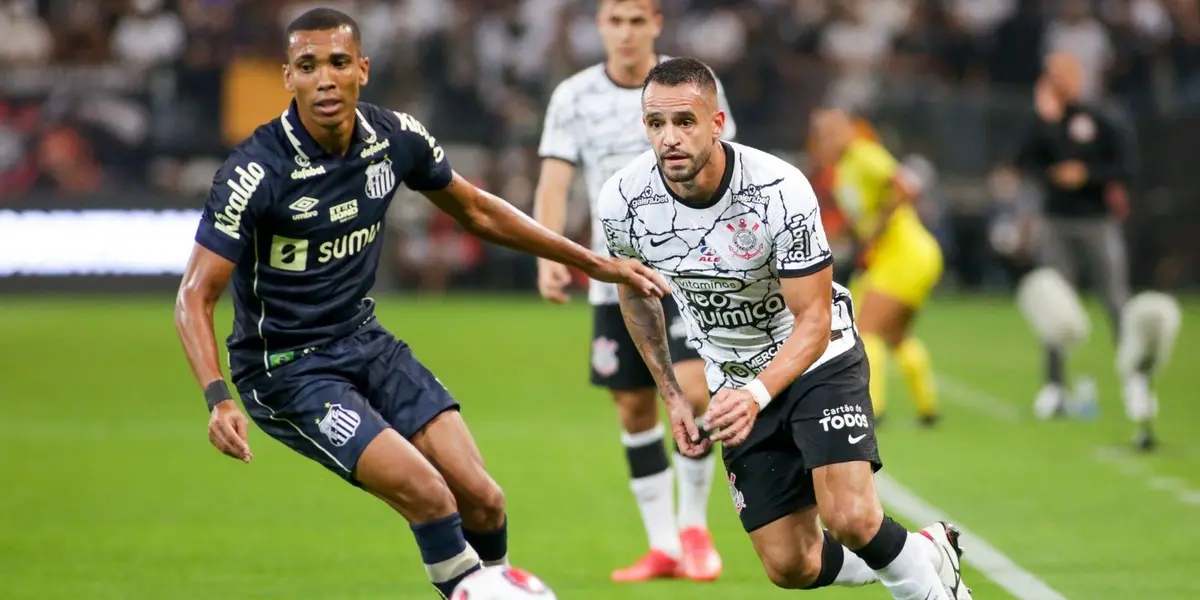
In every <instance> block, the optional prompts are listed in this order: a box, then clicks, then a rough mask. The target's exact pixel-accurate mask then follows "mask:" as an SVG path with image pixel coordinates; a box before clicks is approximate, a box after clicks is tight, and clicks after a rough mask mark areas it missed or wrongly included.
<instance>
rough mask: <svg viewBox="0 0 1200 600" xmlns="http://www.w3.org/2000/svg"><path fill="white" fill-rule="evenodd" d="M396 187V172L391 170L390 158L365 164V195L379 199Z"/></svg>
mask: <svg viewBox="0 0 1200 600" xmlns="http://www.w3.org/2000/svg"><path fill="white" fill-rule="evenodd" d="M395 187H396V173H395V171H393V170H392V159H390V158H387V157H384V159H383V161H381V162H377V163H372V164H370V165H368V166H367V190H366V191H367V197H368V198H372V199H374V200H380V199H382V198H383V197H384V196H387V195H388V192H391V191H392V188H395Z"/></svg>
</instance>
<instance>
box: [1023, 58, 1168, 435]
mask: <svg viewBox="0 0 1200 600" xmlns="http://www.w3.org/2000/svg"><path fill="white" fill-rule="evenodd" d="M1084 80H1085V76H1084V70H1083V68H1082V66H1081V64H1080V61H1079V59H1078V58H1077V57H1075V56H1074V55H1072V54H1070V53H1067V52H1054V53H1051V54H1049V55H1048V56H1047V57H1046V60H1045V70H1044V73H1043V75H1042V77H1041V78H1040V79H1039V80H1038V82H1037V84H1036V88H1035V93H1034V98H1035V107H1036V112H1037V116H1036V118H1035V120H1034V122H1033V123H1032V125H1031V126H1030V127H1029V130H1028V132H1027V133H1026V135H1025V137H1024V139H1023V140H1022V141H1021V145H1020V148H1019V150H1018V152H1017V153H1016V156H1015V160H1014V161H1013V162H1014V164H1015V166H1016V168H1017V169H1019V170H1021V171H1023V172H1025V173H1027V174H1029V175H1031V176H1032V177H1033V178H1034V179H1036V180H1037V181H1038V182H1039V183H1040V184H1041V185H1042V187H1043V210H1042V213H1043V218H1042V223H1041V228H1042V230H1041V239H1040V244H1039V248H1038V262H1039V263H1040V264H1041V265H1042V266H1046V267H1049V268H1052V269H1054V270H1055V271H1056V272H1058V273H1059V274H1060V275H1061V276H1062V277H1063V278H1065V279H1066V280H1067V281H1068V282H1069V283H1070V284H1071V285H1072V286H1076V287H1077V286H1078V285H1079V283H1080V275H1081V274H1082V273H1084V272H1085V271H1084V269H1081V268H1080V265H1079V261H1080V260H1081V259H1082V260H1083V261H1084V262H1085V263H1086V273H1087V277H1088V279H1089V280H1090V282H1091V284H1092V286H1093V287H1094V288H1095V289H1096V290H1097V291H1098V292H1099V293H1100V295H1101V297H1102V298H1103V300H1104V305H1105V309H1106V311H1107V314H1108V317H1109V321H1110V324H1111V326H1112V332H1113V336H1114V339H1116V340H1117V341H1118V343H1119V338H1120V331H1121V327H1120V314H1121V308H1122V306H1124V304H1125V302H1126V300H1128V299H1129V294H1130V291H1129V266H1128V263H1127V257H1126V249H1125V238H1124V234H1123V232H1122V231H1121V220H1123V219H1124V218H1126V216H1128V214H1129V198H1128V194H1127V193H1126V188H1125V185H1126V183H1127V182H1128V181H1129V180H1130V179H1131V178H1132V177H1133V175H1134V173H1135V170H1136V168H1137V161H1136V152H1135V148H1134V140H1133V135H1132V131H1131V129H1130V127H1129V125H1128V124H1127V123H1126V122H1125V121H1124V119H1123V118H1122V117H1121V116H1120V115H1119V114H1118V113H1117V112H1116V111H1115V110H1113V109H1112V108H1110V107H1102V106H1100V105H1098V104H1096V103H1093V102H1088V101H1085V100H1084V91H1085V90H1084ZM1046 345H1047V347H1046V372H1045V377H1046V380H1045V383H1044V384H1043V386H1042V388H1041V390H1040V391H1039V392H1038V395H1037V398H1036V399H1035V401H1034V412H1035V413H1036V414H1037V415H1038V416H1039V417H1041V418H1048V417H1051V416H1056V415H1061V414H1063V413H1064V411H1065V409H1066V407H1067V405H1068V403H1069V400H1070V394H1069V392H1068V391H1067V388H1066V365H1065V351H1064V349H1063V348H1062V347H1061V345H1059V344H1055V343H1053V341H1052V340H1049V341H1047V344H1046ZM1143 379H1144V374H1134V375H1132V376H1131V377H1126V378H1125V382H1124V387H1125V389H1126V390H1127V392H1131V393H1132V394H1133V395H1134V398H1133V400H1134V401H1135V402H1137V401H1139V398H1140V396H1139V394H1138V392H1137V390H1138V389H1141V388H1142V387H1143V386H1142V385H1141V382H1142V380H1143ZM1126 400H1127V402H1128V401H1129V398H1127V399H1126ZM1144 434H1145V436H1146V439H1145V441H1144V443H1147V444H1149V443H1152V442H1151V441H1150V439H1149V432H1148V430H1147V431H1146V432H1144Z"/></svg>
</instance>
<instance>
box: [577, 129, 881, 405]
mask: <svg viewBox="0 0 1200 600" xmlns="http://www.w3.org/2000/svg"><path fill="white" fill-rule="evenodd" d="M724 146H725V152H726V163H725V173H724V177H722V179H721V183H720V187H719V188H718V189H717V191H716V193H715V194H714V195H713V198H712V200H711V201H710V202H709V203H707V204H705V205H696V204H684V203H683V202H682V201H681V200H680V199H678V198H677V197H676V196H675V195H674V193H673V192H672V191H671V190H670V188H668V187H667V185H666V183H665V182H664V181H663V178H662V174H661V171H660V170H659V167H658V162H657V160H656V158H655V156H654V153H653V152H652V151H651V152H646V153H645V154H643V155H641V156H639V157H638V158H636V159H635V160H634V161H633V162H632V163H630V164H629V165H628V166H627V167H625V168H624V169H621V170H620V171H618V172H617V173H616V174H615V175H614V176H613V177H612V178H611V179H609V180H608V182H607V183H605V185H604V188H603V190H602V191H601V192H600V203H599V213H600V220H601V222H602V224H603V233H604V236H605V242H606V244H607V246H608V249H609V251H610V252H612V254H613V255H614V256H620V257H625V258H633V259H637V260H640V261H642V262H644V263H646V264H648V265H650V266H651V267H654V268H655V269H657V270H658V271H659V272H660V273H662V274H663V275H664V276H665V277H666V278H667V280H668V281H669V283H670V285H671V296H672V298H674V300H675V302H676V303H677V304H678V305H679V308H680V312H681V313H682V314H683V318H684V321H685V322H686V323H687V327H688V338H689V341H690V342H691V343H692V344H694V345H696V346H697V348H698V351H699V353H700V355H701V356H702V357H703V358H704V360H705V363H706V367H705V375H706V376H707V379H708V385H709V388H710V391H715V390H717V389H719V388H721V387H740V386H742V385H745V384H747V383H749V382H750V381H751V380H752V379H754V378H755V377H756V376H757V375H758V373H760V372H762V370H763V369H765V368H766V366H767V364H768V363H770V361H771V359H772V358H774V356H775V354H776V353H777V352H778V351H779V348H780V347H781V346H782V345H783V343H784V342H785V341H786V340H787V338H788V336H790V335H791V333H792V324H793V317H792V313H791V311H790V310H789V309H788V307H787V305H786V303H785V301H784V298H783V294H782V290H781V285H780V278H787V277H803V276H805V275H809V274H812V273H815V272H817V271H819V270H821V269H824V268H826V267H829V266H830V265H832V264H833V253H832V252H831V251H830V249H829V243H828V241H827V240H826V237H825V229H824V227H823V226H822V224H821V214H820V209H819V208H818V207H817V199H816V195H815V194H814V193H813V190H812V186H811V185H810V184H809V182H808V179H807V178H806V177H805V176H804V174H803V173H801V172H800V170H799V169H797V168H795V167H793V166H792V165H790V164H788V163H787V162H785V161H783V160H782V159H779V158H777V157H775V156H772V155H770V154H767V153H766V152H762V151H760V150H756V149H754V148H750V147H747V146H743V145H740V144H735V143H731V142H725V143H724ZM830 302H831V303H832V305H833V309H832V310H833V322H832V327H831V329H832V331H845V330H852V329H853V327H854V323H853V306H852V305H851V300H850V293H849V292H848V291H847V290H846V289H845V288H844V287H842V286H840V285H838V284H837V283H834V284H833V288H832V290H831V292H830ZM846 333H850V331H846ZM856 338H857V336H856V335H843V336H842V337H841V338H840V339H839V340H838V341H836V342H831V343H830V345H829V348H828V349H827V350H826V351H825V353H824V355H822V356H821V357H820V358H819V359H818V360H817V361H816V362H815V363H814V364H813V365H812V367H810V369H809V370H811V369H812V368H816V367H817V366H819V365H821V364H823V363H825V362H826V361H828V360H829V359H831V358H833V357H835V356H837V355H839V354H841V353H842V352H845V351H846V350H848V349H850V348H851V347H853V345H854V340H855V339H856Z"/></svg>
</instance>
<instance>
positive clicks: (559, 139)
mask: <svg viewBox="0 0 1200 600" xmlns="http://www.w3.org/2000/svg"><path fill="white" fill-rule="evenodd" d="M575 121H576V118H575V94H574V92H573V91H572V90H571V86H569V85H566V84H559V86H558V87H557V88H555V90H554V93H553V94H551V95H550V103H549V105H548V106H547V107H546V118H545V120H544V122H543V124H542V139H541V141H540V142H539V143H538V157H539V158H557V159H558V160H563V161H566V162H569V163H571V164H573V165H577V164H579V144H578V143H577V140H576V139H575V127H574V125H575Z"/></svg>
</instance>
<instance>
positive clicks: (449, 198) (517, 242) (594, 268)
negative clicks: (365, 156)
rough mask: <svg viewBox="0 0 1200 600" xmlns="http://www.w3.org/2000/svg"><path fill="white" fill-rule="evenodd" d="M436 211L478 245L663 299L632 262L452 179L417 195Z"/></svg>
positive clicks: (661, 290) (650, 275) (646, 271)
mask: <svg viewBox="0 0 1200 600" xmlns="http://www.w3.org/2000/svg"><path fill="white" fill-rule="evenodd" d="M421 193H422V194H424V195H425V197H426V198H429V200H430V201H432V202H433V203H434V204H435V205H437V207H438V208H440V209H441V210H442V211H444V212H446V214H448V215H450V216H451V217H453V218H454V220H456V221H458V222H459V223H460V224H462V226H463V227H465V228H466V229H467V231H469V232H471V233H472V234H474V235H476V236H478V237H479V238H481V239H484V240H487V241H489V242H493V243H496V244H500V245H503V246H507V247H509V248H512V249H514V250H519V251H521V252H527V253H530V254H534V255H537V256H540V257H542V258H545V259H549V260H552V261H554V262H559V263H563V264H565V265H570V266H573V267H577V268H579V269H582V270H583V271H584V272H586V273H587V274H588V275H589V276H591V277H592V278H593V279H597V280H600V281H606V282H609V283H625V284H629V285H632V286H633V289H635V290H636V291H637V292H638V293H640V294H646V295H649V296H654V297H662V296H664V295H666V293H667V285H666V282H665V281H663V279H662V277H661V276H660V275H658V274H657V273H655V272H654V271H653V270H651V269H650V268H649V267H646V266H645V265H642V264H640V263H638V262H637V261H631V260H621V259H612V258H608V257H603V256H600V255H598V254H596V253H594V252H592V251H591V250H588V249H587V248H584V247H583V246H580V245H579V244H576V243H575V242H572V241H571V240H569V239H567V238H565V237H563V236H562V235H559V234H557V233H554V232H552V231H550V230H549V229H546V228H545V227H542V226H541V225H538V223H537V221H534V220H533V219H531V218H529V217H528V216H527V215H525V213H523V212H521V211H520V210H517V208H516V207H514V206H513V205H511V204H509V203H508V202H506V201H504V200H503V199H501V198H498V197H496V196H494V195H492V194H490V193H488V192H486V191H484V190H481V189H479V188H477V187H475V186H474V185H472V184H471V183H470V182H468V181H467V180H465V179H463V178H462V176H461V175H459V174H457V173H455V174H454V175H453V177H452V178H451V180H450V184H449V185H447V186H445V187H444V188H442V189H439V190H425V191H422V192H421Z"/></svg>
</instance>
